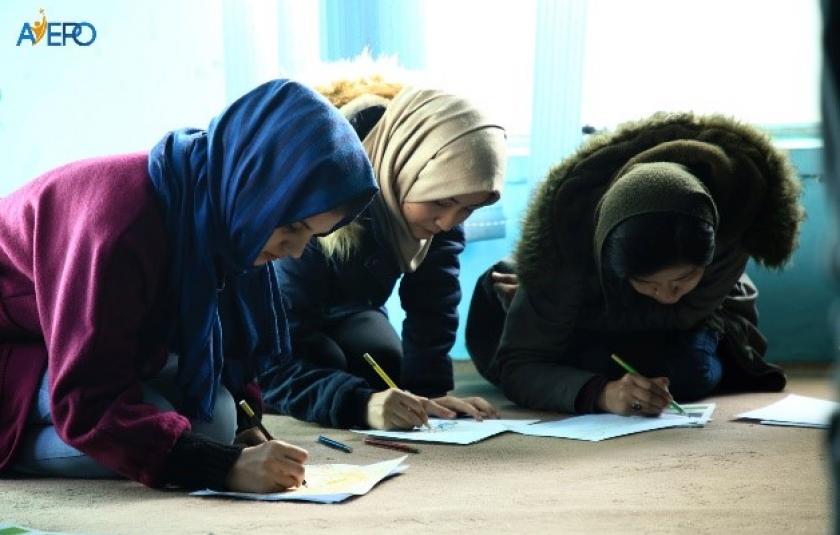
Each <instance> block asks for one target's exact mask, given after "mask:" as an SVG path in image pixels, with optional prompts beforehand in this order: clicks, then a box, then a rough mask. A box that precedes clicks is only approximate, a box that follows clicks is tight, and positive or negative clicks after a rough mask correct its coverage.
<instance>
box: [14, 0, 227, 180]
mask: <svg viewBox="0 0 840 535" xmlns="http://www.w3.org/2000/svg"><path fill="white" fill-rule="evenodd" d="M41 7H44V8H46V16H47V20H48V22H62V21H76V22H78V21H87V22H90V23H91V24H93V25H94V26H95V27H96V30H97V38H96V41H95V42H94V43H93V44H92V45H90V46H88V47H78V46H76V45H69V46H67V47H47V46H46V42H45V41H46V39H44V40H42V41H41V42H40V43H39V44H38V45H36V46H34V47H33V46H31V45H30V44H29V43H28V42H24V44H22V45H21V46H20V47H16V46H15V43H16V41H17V37H18V34H19V32H20V28H21V26H22V24H23V23H24V22H29V23H30V24H31V23H32V22H33V21H34V20H35V19H36V17H37V16H38V10H39V9H40V8H41ZM0 26H2V28H3V31H2V32H0V36H2V37H0V196H2V195H6V194H8V193H9V192H11V191H13V190H14V189H16V188H18V187H19V186H20V185H22V184H23V183H25V182H27V181H29V180H30V179H31V178H34V177H35V176H37V175H38V174H40V173H42V172H43V171H46V170H49V169H51V168H52V167H55V166H57V165H60V164H63V163H66V162H68V161H72V160H76V159H81V158H85V157H89V156H96V155H103V154H114V153H120V152H129V151H138V150H148V149H149V148H151V147H152V146H153V145H154V144H155V143H156V142H157V140H158V139H160V137H161V136H162V135H163V134H164V133H165V132H167V131H168V130H171V129H173V128H179V127H183V126H196V127H202V128H203V127H206V126H207V124H208V122H209V120H210V118H211V117H212V116H214V115H215V114H217V113H218V112H219V111H221V109H222V107H223V106H224V104H225V102H226V95H225V72H224V61H223V29H222V4H221V2H220V0H179V1H177V2H167V1H164V0H144V1H143V2H102V1H95V0H76V1H74V2H42V1H40V0H39V1H33V0H19V1H15V2H9V1H3V2H0Z"/></svg>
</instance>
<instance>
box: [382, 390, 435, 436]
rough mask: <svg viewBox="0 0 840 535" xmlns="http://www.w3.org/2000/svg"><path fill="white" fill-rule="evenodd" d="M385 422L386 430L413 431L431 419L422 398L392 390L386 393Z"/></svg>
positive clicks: (384, 405)
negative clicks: (427, 414) (412, 429)
mask: <svg viewBox="0 0 840 535" xmlns="http://www.w3.org/2000/svg"><path fill="white" fill-rule="evenodd" d="M422 399H425V398H422ZM383 420H384V424H385V427H386V428H394V427H396V428H399V429H411V428H413V427H419V426H422V425H423V424H425V423H427V422H428V421H429V418H428V416H426V411H425V410H424V408H423V403H422V401H421V398H419V397H417V396H415V395H413V394H410V393H408V392H404V391H402V390H396V389H393V388H392V389H390V390H387V391H386V396H385V401H384V403H383Z"/></svg>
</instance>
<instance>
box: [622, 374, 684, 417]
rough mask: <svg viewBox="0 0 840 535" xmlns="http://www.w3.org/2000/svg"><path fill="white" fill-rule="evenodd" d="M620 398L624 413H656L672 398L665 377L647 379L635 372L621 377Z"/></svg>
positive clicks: (660, 411)
mask: <svg viewBox="0 0 840 535" xmlns="http://www.w3.org/2000/svg"><path fill="white" fill-rule="evenodd" d="M620 383H621V394H620V397H621V400H622V402H623V403H622V405H623V407H622V408H623V411H622V412H623V413H624V414H632V413H636V414H638V413H642V414H648V415H658V414H660V413H662V411H663V410H664V409H665V407H667V406H668V404H669V403H670V402H671V400H672V399H673V398H672V397H671V394H670V392H668V388H667V378H664V377H659V378H656V379H655V380H654V379H648V378H647V377H644V376H641V375H637V374H630V373H628V374H626V375H625V376H624V377H622V378H621V381H620Z"/></svg>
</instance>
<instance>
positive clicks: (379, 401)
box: [364, 353, 457, 429]
mask: <svg viewBox="0 0 840 535" xmlns="http://www.w3.org/2000/svg"><path fill="white" fill-rule="evenodd" d="M364 359H365V361H367V363H368V364H370V366H371V367H372V368H373V370H374V371H375V372H376V374H377V375H379V377H380V378H381V379H382V382H383V383H385V384H386V385H387V386H388V390H383V391H382V392H375V393H374V394H373V395H371V396H370V400H368V404H367V423H368V426H370V427H371V428H373V429H413V428H415V427H422V426H424V425H425V426H427V427H428V425H429V415H432V416H437V417H439V418H455V416H457V414H456V413H455V411H452V410H450V409H447V408H446V407H444V406H442V405H439V404H438V403H436V402H434V401H432V400H430V399H428V398H425V397H423V396H417V395H414V394H412V393H410V392H406V391H405V390H401V389H400V388H399V387H398V386H397V384H396V383H395V382H394V381H393V379H391V378H390V377H389V376H388V374H387V373H385V370H383V369H382V368H381V367H379V364H377V363H376V361H375V360H374V359H373V357H372V356H371V355H370V354H369V353H365V354H364Z"/></svg>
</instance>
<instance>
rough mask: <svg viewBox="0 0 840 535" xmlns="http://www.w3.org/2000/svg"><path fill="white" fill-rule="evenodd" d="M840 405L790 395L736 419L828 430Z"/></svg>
mask: <svg viewBox="0 0 840 535" xmlns="http://www.w3.org/2000/svg"><path fill="white" fill-rule="evenodd" d="M838 408H840V403H837V402H835V401H827V400H824V399H817V398H812V397H808V396H798V395H796V394H790V395H789V396H787V397H786V398H784V399H782V400H779V401H777V402H775V403H772V404H770V405H767V406H766V407H763V408H761V409H756V410H754V411H748V412H742V413H741V414H739V415H737V416H735V418H744V419H748V420H759V421H760V423H762V424H767V425H788V426H795V427H819V428H827V427H828V424H829V421H830V420H831V415H832V414H834V412H835V411H836V410H837V409H838Z"/></svg>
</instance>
